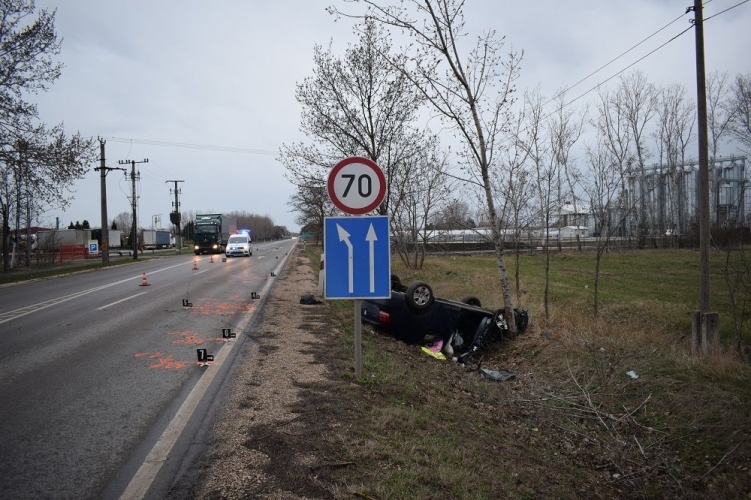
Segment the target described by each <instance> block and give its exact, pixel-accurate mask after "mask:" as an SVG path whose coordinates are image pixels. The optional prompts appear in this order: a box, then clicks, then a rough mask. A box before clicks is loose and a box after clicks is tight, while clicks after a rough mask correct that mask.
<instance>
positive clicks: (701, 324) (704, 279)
mask: <svg viewBox="0 0 751 500" xmlns="http://www.w3.org/2000/svg"><path fill="white" fill-rule="evenodd" d="M691 10H693V11H694V16H695V17H694V20H693V23H694V29H695V33H696V104H697V120H698V131H697V132H698V140H699V310H698V311H694V315H693V325H692V346H693V348H694V350H695V351H697V350H698V349H699V348H701V351H702V352H703V353H704V354H706V353H708V352H709V348H710V346H711V344H712V343H714V342H715V340H716V339H717V334H718V332H719V328H720V325H719V323H720V322H719V316H718V315H717V313H712V312H709V239H710V227H709V226H710V217H709V147H708V140H707V86H706V76H705V69H704V17H703V16H704V15H703V12H702V3H701V0H694V6H693V7H689V8H688V11H691Z"/></svg>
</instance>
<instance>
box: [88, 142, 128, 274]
mask: <svg viewBox="0 0 751 500" xmlns="http://www.w3.org/2000/svg"><path fill="white" fill-rule="evenodd" d="M105 144H107V141H105V140H104V139H102V138H101V137H100V138H99V167H98V168H95V169H94V170H95V171H97V170H98V171H99V174H100V175H99V177H100V179H101V182H100V186H101V187H100V191H101V193H102V246H101V247H100V250H101V252H102V265H103V266H106V265H107V264H109V262H110V228H109V226H108V225H107V180H106V179H107V172H109V171H110V170H122V171H125V169H124V168H118V167H113V168H108V167H106V166H105V161H104V145H105Z"/></svg>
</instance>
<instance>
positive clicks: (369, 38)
mask: <svg viewBox="0 0 751 500" xmlns="http://www.w3.org/2000/svg"><path fill="white" fill-rule="evenodd" d="M356 31H357V32H358V33H359V36H360V38H359V43H358V44H357V45H354V46H350V47H349V49H348V50H347V51H346V53H345V55H344V57H343V58H341V59H339V58H336V57H334V55H333V54H332V50H331V47H329V49H328V50H326V51H324V50H323V49H322V48H321V47H316V48H315V54H314V65H315V68H314V72H315V75H314V76H313V77H310V78H307V79H306V80H305V81H304V82H303V83H302V84H300V85H298V87H297V100H298V102H299V103H300V104H301V105H302V107H303V114H302V124H301V128H302V131H303V132H304V133H305V134H306V135H307V136H308V138H309V139H311V140H312V141H313V144H304V143H298V144H293V145H290V146H287V145H283V146H282V148H281V157H280V161H281V162H282V164H283V165H284V166H285V168H286V174H285V175H286V176H287V178H288V179H289V180H290V181H292V182H293V183H295V184H296V185H297V186H298V193H297V195H296V199H295V201H294V203H299V202H302V201H304V200H311V199H314V198H315V196H314V195H313V194H312V193H309V192H308V193H307V194H306V191H308V190H310V189H317V187H319V186H321V183H322V182H323V180H324V179H325V178H326V176H327V173H328V171H329V169H331V168H332V167H333V166H334V165H335V164H336V163H337V162H338V161H339V160H341V159H343V158H345V157H348V156H354V155H357V156H364V157H366V158H369V159H371V160H373V161H374V162H376V163H377V164H378V165H379V167H381V169H382V170H383V172H384V176H385V178H386V188H387V196H386V199H385V200H384V202H383V203H382V204H381V206H380V207H379V208H378V212H379V213H380V214H382V215H386V214H388V215H390V216H391V218H392V219H391V223H392V228H391V229H392V230H394V229H396V230H398V231H407V232H409V233H417V232H418V231H419V230H420V229H421V228H420V227H417V226H411V227H408V226H405V225H404V224H405V223H406V222H407V221H409V220H412V221H413V223H414V224H417V223H418V218H412V219H410V218H409V217H408V216H407V214H398V213H396V211H395V210H394V209H393V208H392V206H394V205H395V204H399V205H400V206H401V208H403V209H406V207H408V206H409V207H410V209H411V210H412V211H413V213H412V215H415V213H416V212H415V211H420V210H424V209H425V210H428V211H429V212H430V211H432V207H431V206H430V204H428V205H426V204H425V201H426V200H428V201H430V200H434V199H435V198H433V197H427V198H424V199H423V200H422V201H420V202H419V204H418V205H419V206H418V205H415V204H412V205H410V202H414V201H415V200H416V198H414V197H413V196H412V197H410V196H409V193H410V192H411V191H415V192H418V191H420V190H422V189H425V188H426V186H429V188H430V189H431V190H432V191H431V193H432V194H433V195H435V194H436V193H437V192H438V191H439V190H440V186H439V185H437V184H436V183H440V182H445V177H444V176H443V175H430V176H429V178H425V177H424V176H423V177H419V176H417V174H416V173H415V172H414V170H415V169H421V165H424V163H425V161H426V159H427V158H434V157H435V155H436V152H435V148H437V147H438V140H437V138H436V137H435V136H431V134H429V132H428V131H419V130H417V129H415V128H414V127H413V126H411V123H412V122H414V121H415V120H416V116H417V111H418V109H419V106H420V104H421V99H420V96H419V95H418V94H417V91H416V89H415V88H414V87H413V86H412V85H411V83H410V82H409V80H408V79H407V77H406V76H405V75H404V74H403V73H402V72H401V71H398V70H397V69H396V67H395V66H393V64H392V62H393V60H396V61H399V60H400V58H402V57H403V55H401V54H392V50H391V44H390V42H389V36H388V33H387V32H386V31H385V30H384V27H383V26H381V25H379V24H378V23H376V22H374V21H373V20H364V21H363V23H362V24H360V25H358V26H357V27H356ZM420 172H421V173H420V175H424V174H425V172H424V171H423V170H420ZM439 172H440V171H439ZM310 195H313V196H312V198H311V196H310ZM431 202H432V201H431ZM310 208H313V209H314V210H317V213H318V215H319V216H320V215H323V214H324V212H326V213H327V214H329V212H330V211H327V210H323V209H324V208H326V207H324V206H323V205H322V204H320V203H318V204H316V205H315V206H314V207H310ZM329 215H330V214H329ZM399 255H400V257H402V259H406V258H407V254H406V253H403V252H400V253H399ZM415 262H416V261H415V260H411V261H410V260H406V261H405V264H407V265H414V263H415Z"/></svg>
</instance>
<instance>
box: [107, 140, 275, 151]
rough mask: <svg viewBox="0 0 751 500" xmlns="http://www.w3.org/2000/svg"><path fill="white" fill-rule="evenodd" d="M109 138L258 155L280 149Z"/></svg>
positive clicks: (162, 145) (132, 142)
mask: <svg viewBox="0 0 751 500" xmlns="http://www.w3.org/2000/svg"><path fill="white" fill-rule="evenodd" d="M108 139H110V140H112V141H114V142H124V143H131V144H145V145H149V146H159V147H166V148H184V149H202V150H208V151H222V152H225V153H245V154H256V155H276V154H278V151H270V150H267V149H251V148H238V147H233V146H214V145H210V144H191V143H187V142H169V141H156V140H151V139H128V138H125V137H108Z"/></svg>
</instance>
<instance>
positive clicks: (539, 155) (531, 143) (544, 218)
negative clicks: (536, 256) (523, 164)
mask: <svg viewBox="0 0 751 500" xmlns="http://www.w3.org/2000/svg"><path fill="white" fill-rule="evenodd" d="M524 101H525V108H526V109H527V110H528V113H527V123H526V125H527V126H526V130H527V140H526V141H525V143H524V147H525V148H526V151H527V157H528V158H529V161H530V163H531V164H532V176H533V178H534V185H535V188H536V190H537V202H538V207H537V209H538V214H539V217H538V220H539V223H540V226H541V228H542V241H543V247H544V251H545V284H544V289H543V304H544V309H545V319H546V320H548V319H550V244H549V242H550V225H551V222H552V221H551V216H552V210H553V207H554V205H560V200H557V199H556V198H555V196H556V193H557V192H558V188H557V184H556V182H557V181H558V179H559V176H558V174H559V166H560V165H559V163H557V162H556V161H555V159H554V155H553V154H552V151H551V147H552V141H550V140H549V139H548V138H547V137H546V132H550V129H547V130H546V128H545V116H544V112H543V105H544V98H543V96H542V94H541V93H540V89H539V87H538V88H536V89H535V90H534V91H531V92H526V93H525V94H524Z"/></svg>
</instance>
